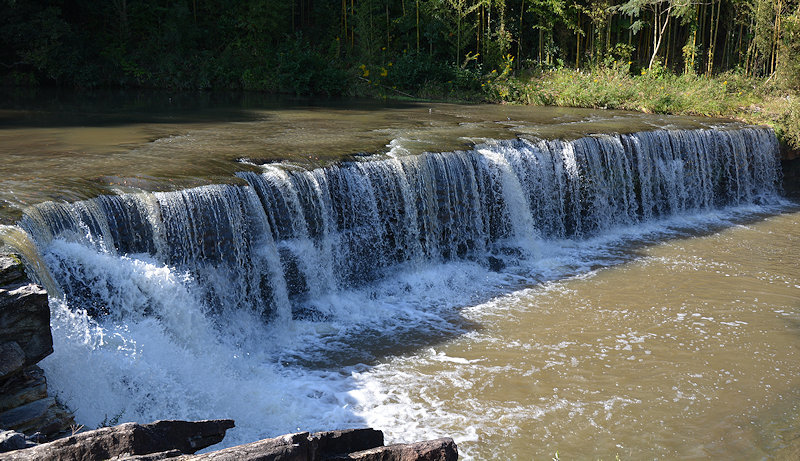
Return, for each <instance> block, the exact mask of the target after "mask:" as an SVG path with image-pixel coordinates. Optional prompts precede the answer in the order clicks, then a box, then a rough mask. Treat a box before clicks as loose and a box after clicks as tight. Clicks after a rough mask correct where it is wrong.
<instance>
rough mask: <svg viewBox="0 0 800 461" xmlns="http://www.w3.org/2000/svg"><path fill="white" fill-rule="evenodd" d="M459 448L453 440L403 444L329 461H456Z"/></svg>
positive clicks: (443, 439) (445, 439)
mask: <svg viewBox="0 0 800 461" xmlns="http://www.w3.org/2000/svg"><path fill="white" fill-rule="evenodd" d="M457 459H458V448H457V447H456V444H455V442H453V439H451V438H442V439H436V440H428V441H425V442H416V443H402V444H396V445H387V446H385V447H378V448H371V449H369V450H364V451H359V452H355V453H349V454H348V455H346V456H336V457H332V458H328V461H353V460H357V461H456V460H457Z"/></svg>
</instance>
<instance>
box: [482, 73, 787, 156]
mask: <svg viewBox="0 0 800 461" xmlns="http://www.w3.org/2000/svg"><path fill="white" fill-rule="evenodd" d="M485 88H486V91H485V94H486V100H487V101H492V102H499V103H514V104H531V105H554V106H565V107H594V108H603V109H623V110H632V111H640V112H648V113H660V114H676V115H699V116H719V117H729V118H734V119H738V120H742V121H744V122H747V123H752V124H763V125H769V126H771V127H772V128H773V129H774V130H775V132H776V134H777V135H778V138H779V140H780V141H781V143H782V144H784V146H785V147H786V148H789V149H793V150H800V99H798V96H799V95H798V92H797V91H795V90H792V89H788V88H785V87H781V86H780V85H778V84H775V83H773V82H771V81H769V80H764V79H752V78H745V77H743V76H742V75H741V74H737V73H733V72H728V73H724V74H720V75H717V76H714V77H705V76H699V75H693V74H683V75H675V74H673V73H671V72H668V71H665V70H664V69H661V68H658V67H656V68H655V69H654V70H651V71H648V70H646V69H643V70H642V71H641V72H640V73H638V74H636V75H634V74H631V73H630V72H629V69H628V64H627V63H623V64H619V63H613V64H612V65H611V66H608V67H600V68H595V69H593V70H591V71H582V70H573V69H558V70H553V71H549V72H541V73H529V74H528V75H523V76H509V77H502V78H496V79H494V80H492V79H491V78H489V79H487V82H486V83H485Z"/></svg>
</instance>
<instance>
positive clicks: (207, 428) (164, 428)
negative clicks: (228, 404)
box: [0, 419, 233, 461]
mask: <svg viewBox="0 0 800 461" xmlns="http://www.w3.org/2000/svg"><path fill="white" fill-rule="evenodd" d="M232 427H233V421H232V420H230V419H220V420H210V421H156V422H154V423H150V424H137V423H125V424H120V425H119V426H114V427H104V428H101V429H96V430H93V431H87V432H83V433H80V434H75V435H73V436H70V437H65V438H63V439H58V440H55V441H53V442H50V443H44V444H42V445H37V446H35V447H32V448H27V449H24V450H17V451H12V452H8V453H5V454H2V455H0V459H1V460H4V461H5V460H26V461H27V460H31V461H33V460H41V459H48V460H65V461H66V460H85V461H95V460H98V461H99V460H106V459H110V458H115V457H123V456H131V455H148V454H152V453H159V452H170V451H172V452H173V453H174V450H177V451H179V452H180V453H194V452H196V451H197V450H200V449H203V448H206V447H208V446H210V445H213V444H215V443H219V442H220V441H221V440H222V439H223V438H224V437H225V431H227V430H228V429H230V428H232Z"/></svg>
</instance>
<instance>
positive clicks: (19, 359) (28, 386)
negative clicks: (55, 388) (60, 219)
mask: <svg viewBox="0 0 800 461" xmlns="http://www.w3.org/2000/svg"><path fill="white" fill-rule="evenodd" d="M52 353H53V336H52V333H51V331H50V304H49V300H48V297H47V292H46V291H45V290H43V289H42V288H41V287H40V286H39V285H36V284H34V283H33V282H31V280H30V279H29V278H28V276H27V275H26V273H25V266H24V265H23V263H22V260H21V259H20V257H19V256H17V255H13V254H0V429H4V430H11V431H16V432H20V433H23V434H24V435H25V436H26V437H29V438H34V439H36V440H37V441H38V440H40V439H42V440H52V439H54V438H57V437H59V436H61V435H65V434H66V433H68V432H69V430H70V427H72V426H74V425H75V419H74V417H73V415H72V414H71V412H70V411H69V410H68V409H66V408H65V407H64V406H63V405H61V404H60V403H58V402H57V401H56V399H55V398H53V397H50V396H48V393H47V378H46V377H45V375H44V371H42V369H41V368H39V367H38V366H37V365H36V364H37V363H39V361H40V360H42V359H43V358H45V357H47V356H48V355H50V354H52ZM34 436H35V437H34ZM14 440H16V439H14Z"/></svg>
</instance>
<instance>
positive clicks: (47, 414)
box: [0, 253, 458, 461]
mask: <svg viewBox="0 0 800 461" xmlns="http://www.w3.org/2000/svg"><path fill="white" fill-rule="evenodd" d="M52 352H53V338H52V334H51V331H50V308H49V302H48V297H47V292H46V291H45V290H43V289H42V288H41V287H39V286H38V285H36V284H34V283H33V282H32V281H31V280H30V279H29V278H28V276H27V275H26V273H25V266H24V264H23V263H22V260H21V259H20V257H19V256H17V255H14V254H5V253H3V254H0V461H1V460H40V459H55V460H77V459H80V460H90V461H91V460H105V459H110V458H113V459H117V460H139V461H145V460H163V459H180V460H198V461H200V460H209V461H210V460H214V461H220V460H231V461H234V460H237V461H238V460H278V459H281V460H296V461H301V460H302V461H334V460H361V461H372V460H375V461H378V460H380V461H388V460H403V461H413V460H421V461H452V460H456V459H458V449H457V447H456V444H455V443H454V442H453V440H452V439H449V438H444V439H437V440H431V441H426V442H418V443H410V444H397V445H388V446H386V445H384V443H383V433H382V432H381V431H378V430H375V429H351V430H345V431H330V432H319V433H314V434H311V433H308V432H300V433H296V434H288V435H283V436H280V437H276V438H271V439H264V440H259V441H257V442H252V443H249V444H244V445H239V446H234V447H230V448H225V449H222V450H218V451H212V452H208V453H205V454H200V455H196V454H195V452H197V451H199V450H202V449H204V448H207V447H209V446H211V445H214V444H217V443H219V442H220V441H222V440H223V438H224V437H225V433H226V431H227V430H228V429H230V428H232V427H234V421H232V420H229V419H222V420H213V421H156V422H153V423H150V424H138V423H125V424H120V425H118V426H114V427H104V428H100V429H96V430H92V431H85V432H79V426H77V425H76V424H75V420H74V417H73V415H72V414H71V412H70V411H69V410H68V409H67V408H66V407H64V406H63V405H62V404H60V403H59V402H58V401H57V400H56V399H55V398H54V397H53V396H50V395H48V393H47V379H46V377H45V375H44V371H42V369H41V368H39V367H38V366H37V365H36V364H37V363H38V362H39V361H40V360H42V359H43V358H45V357H47V356H48V355H50V354H51V353H52Z"/></svg>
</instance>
